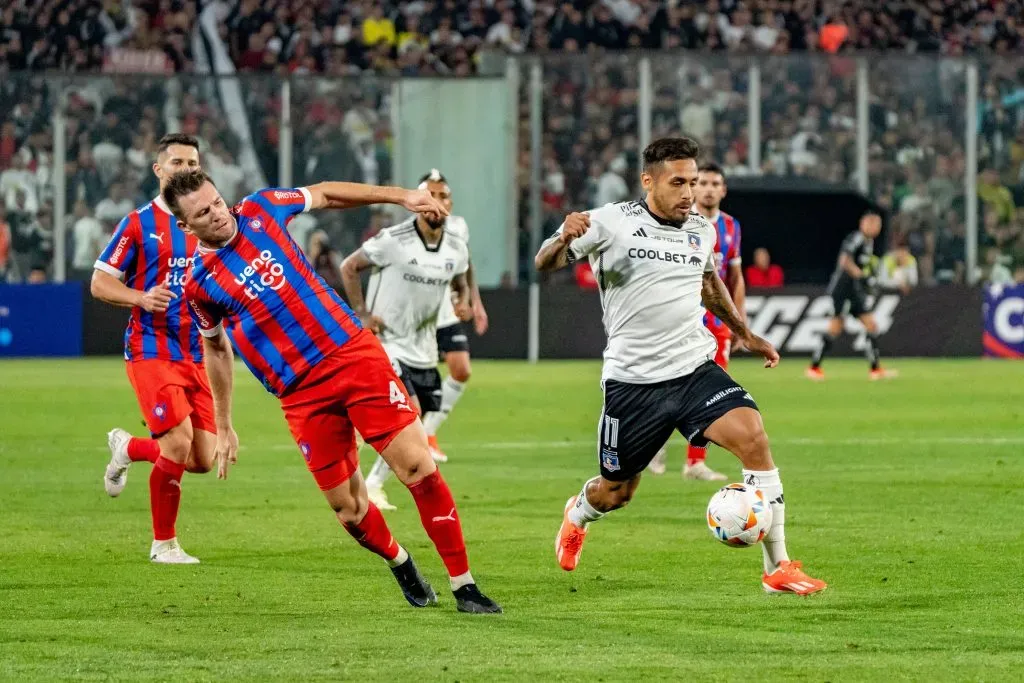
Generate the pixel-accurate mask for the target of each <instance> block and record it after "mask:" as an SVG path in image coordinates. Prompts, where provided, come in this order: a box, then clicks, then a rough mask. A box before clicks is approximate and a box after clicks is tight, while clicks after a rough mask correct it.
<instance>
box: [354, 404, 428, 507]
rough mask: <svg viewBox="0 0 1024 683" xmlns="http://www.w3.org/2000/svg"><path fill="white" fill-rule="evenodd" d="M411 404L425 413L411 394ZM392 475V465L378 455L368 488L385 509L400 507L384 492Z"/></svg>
mask: <svg viewBox="0 0 1024 683" xmlns="http://www.w3.org/2000/svg"><path fill="white" fill-rule="evenodd" d="M409 405H411V406H412V408H413V410H415V411H416V414H417V415H423V409H422V408H421V407H420V401H419V399H418V398H416V397H415V396H410V397H409ZM390 476H391V467H390V466H389V465H388V461H387V460H385V459H384V458H383V457H382V456H380V455H378V456H377V459H376V460H374V461H373V466H371V467H370V473H369V474H368V475H367V476H366V488H367V490H368V494H367V495H369V497H370V500H371V501H373V504H374V505H376V506H377V507H379V508H380V509H381V510H384V511H391V510H397V509H398V507H396V506H395V505H393V504H392V503H391V501H390V500H388V494H387V493H385V492H384V483H385V482H386V481H387V480H388V477H390ZM403 483H404V482H403Z"/></svg>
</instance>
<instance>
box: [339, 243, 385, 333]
mask: <svg viewBox="0 0 1024 683" xmlns="http://www.w3.org/2000/svg"><path fill="white" fill-rule="evenodd" d="M372 265H373V262H372V261H370V257H369V256H367V255H366V251H365V250H363V249H362V248H359V249H356V250H355V251H354V252H352V253H351V254H349V255H348V256H346V257H345V260H344V261H342V262H341V283H342V285H343V286H344V287H345V298H347V299H348V303H349V306H351V307H352V310H353V311H355V313H356V315H358V316H359V319H360V320H361V321H362V322H363V327H365V328H366V329H368V330H370V331H371V332H373V333H374V334H377V333H379V332H380V331H381V330H383V329H384V323H383V321H381V319H380V318H378V317H377V316H375V315H373V314H372V313H370V312H369V311H368V310H366V299H364V298H363V281H362V279H361V278H360V277H359V273H361V272H362V271H364V270H366V269H367V268H369V267H371V266H372Z"/></svg>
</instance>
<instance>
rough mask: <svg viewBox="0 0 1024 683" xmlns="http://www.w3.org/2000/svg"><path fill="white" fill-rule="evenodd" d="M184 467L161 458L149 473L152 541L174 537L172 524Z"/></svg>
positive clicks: (179, 494) (174, 519)
mask: <svg viewBox="0 0 1024 683" xmlns="http://www.w3.org/2000/svg"><path fill="white" fill-rule="evenodd" d="M184 471H185V466H184V465H182V464H180V463H176V462H174V461H173V460H168V459H167V458H165V457H163V456H161V457H159V458H157V459H156V462H155V463H153V471H152V472H150V473H149V505H150V508H151V509H152V511H153V540H156V541H166V540H169V539H172V538H174V537H175V533H174V523H175V522H176V521H177V519H178V505H179V504H180V503H181V475H182V473H183V472H184Z"/></svg>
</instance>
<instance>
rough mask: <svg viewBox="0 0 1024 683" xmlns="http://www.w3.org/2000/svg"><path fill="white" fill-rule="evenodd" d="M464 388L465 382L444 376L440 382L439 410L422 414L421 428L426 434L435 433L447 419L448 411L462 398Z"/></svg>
mask: <svg viewBox="0 0 1024 683" xmlns="http://www.w3.org/2000/svg"><path fill="white" fill-rule="evenodd" d="M465 390H466V383H465V382H459V381H456V380H454V379H452V378H451V377H446V378H445V380H444V382H442V383H441V410H439V411H436V412H431V413H427V414H426V415H424V416H423V428H424V429H425V430H426V432H427V436H434V435H435V434H437V430H438V429H440V428H441V424H442V423H444V421H445V420H447V419H448V413H450V412H452V409H453V408H455V404H456V403H458V402H459V399H460V398H462V392H464V391H465Z"/></svg>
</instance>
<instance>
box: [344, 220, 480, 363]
mask: <svg viewBox="0 0 1024 683" xmlns="http://www.w3.org/2000/svg"><path fill="white" fill-rule="evenodd" d="M415 223H416V217H415V216H413V217H411V218H409V219H408V220H406V221H403V222H402V223H399V224H398V225H395V226H393V227H390V228H385V229H384V230H381V231H380V232H379V233H378V234H377V235H376V236H375V237H373V238H372V239H370V240H367V241H366V242H365V243H364V244H363V252H364V253H365V254H366V256H367V258H368V259H369V260H370V262H371V263H372V264H373V266H374V268H373V272H372V273H371V275H370V285H369V288H368V289H367V293H366V307H367V309H368V310H369V311H370V312H371V313H373V314H374V315H376V316H378V317H379V318H380V319H381V320H383V321H384V330H383V331H382V332H381V334H380V337H379V338H380V341H381V344H383V345H384V350H385V351H387V353H388V356H389V357H390V358H391V360H393V361H394V360H399V361H401V362H403V363H405V364H406V365H409V366H411V367H414V368H433V367H436V366H437V313H438V310H439V309H440V307H441V300H442V299H445V298H449V297H450V294H449V292H450V291H451V282H452V279H453V278H454V277H455V276H456V275H461V274H462V273H465V272H466V270H467V269H468V268H469V248H468V247H467V246H466V243H465V242H464V241H463V240H462V238H460V237H459V236H458V235H457V234H454V233H451V232H449V231H448V230H447V229H445V230H444V232H442V233H441V241H440V242H439V243H438V244H437V245H436V246H434V247H429V246H427V244H426V242H424V241H423V237H422V235H420V232H419V230H417V229H416V224H415Z"/></svg>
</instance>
